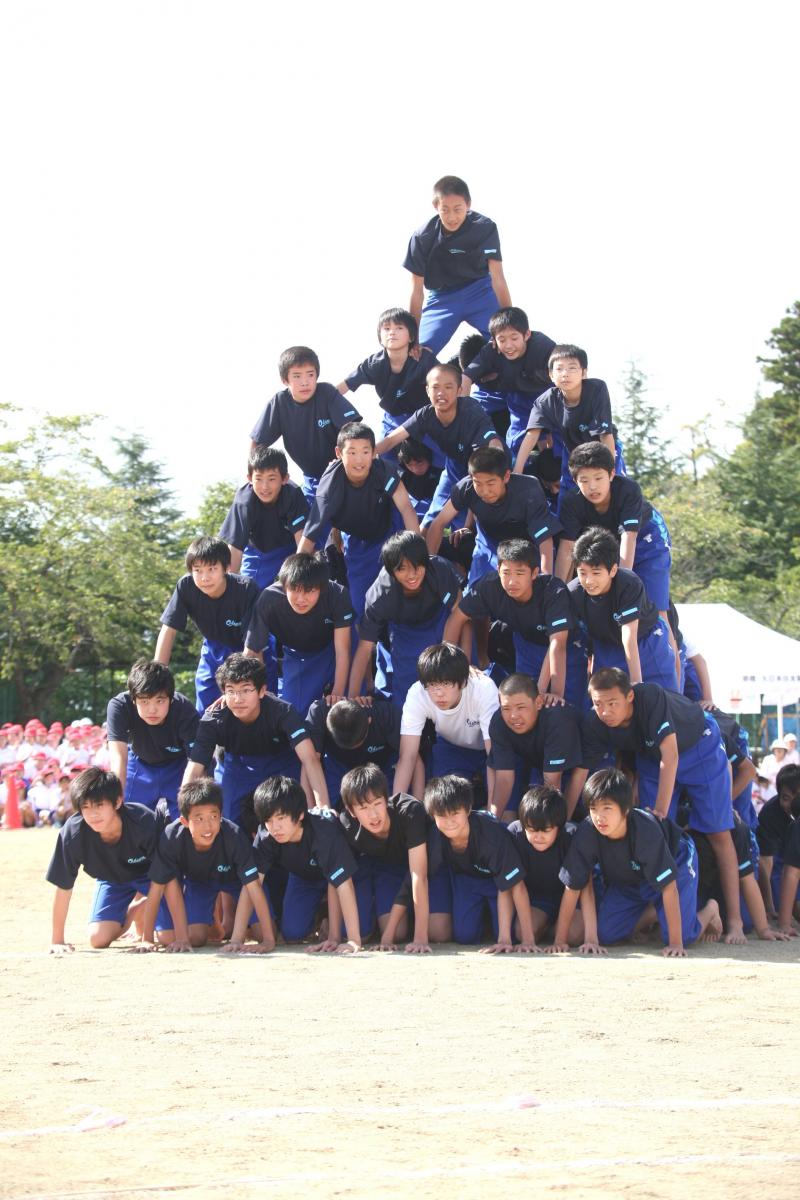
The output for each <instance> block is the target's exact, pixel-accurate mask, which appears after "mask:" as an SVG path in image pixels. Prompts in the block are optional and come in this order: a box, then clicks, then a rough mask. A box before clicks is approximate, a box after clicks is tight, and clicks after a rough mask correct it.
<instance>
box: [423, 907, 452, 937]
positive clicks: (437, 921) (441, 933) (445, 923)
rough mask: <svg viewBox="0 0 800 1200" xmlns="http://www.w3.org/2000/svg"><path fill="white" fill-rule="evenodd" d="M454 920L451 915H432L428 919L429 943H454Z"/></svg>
mask: <svg viewBox="0 0 800 1200" xmlns="http://www.w3.org/2000/svg"><path fill="white" fill-rule="evenodd" d="M452 940H453V918H452V917H451V916H450V914H449V913H431V915H430V917H429V918H428V941H430V942H434V943H440V942H452Z"/></svg>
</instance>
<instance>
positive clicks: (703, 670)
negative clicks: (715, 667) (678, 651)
mask: <svg viewBox="0 0 800 1200" xmlns="http://www.w3.org/2000/svg"><path fill="white" fill-rule="evenodd" d="M690 661H691V662H693V663H694V669H695V671H696V672H697V679H698V682H699V684H700V690H701V692H702V699H703V700H704V701H706V702H709V703H710V702H712V700H713V697H712V695H711V676H710V675H709V673H708V663H707V662H706V660H705V659H704V658H703V656H702V654H693V655H692V656H691V660H690Z"/></svg>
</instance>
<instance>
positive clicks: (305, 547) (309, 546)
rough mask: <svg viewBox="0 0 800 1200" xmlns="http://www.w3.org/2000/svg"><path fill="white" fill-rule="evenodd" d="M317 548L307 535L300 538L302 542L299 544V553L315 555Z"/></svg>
mask: <svg viewBox="0 0 800 1200" xmlns="http://www.w3.org/2000/svg"><path fill="white" fill-rule="evenodd" d="M316 546H317V543H316V542H312V540H311V538H307V537H306V535H305V534H303V536H302V537H301V538H300V541H299V542H298V543H297V553H298V554H313V553H314V550H315V549H316Z"/></svg>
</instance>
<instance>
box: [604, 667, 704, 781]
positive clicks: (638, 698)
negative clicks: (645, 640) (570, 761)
mask: <svg viewBox="0 0 800 1200" xmlns="http://www.w3.org/2000/svg"><path fill="white" fill-rule="evenodd" d="M708 728H709V727H708V726H707V725H706V721H705V717H704V715H703V710H702V708H701V707H700V705H699V704H697V703H696V702H695V701H694V700H690V699H689V698H688V696H684V695H682V693H680V692H670V691H667V689H666V688H663V687H661V685H660V684H658V683H634V684H633V718H632V720H631V722H630V724H629V725H627V726H626V727H624V728H623V727H621V726H620V727H619V728H618V729H609V727H608V726H607V725H604V724H603V722H602V721H601V720H600V718H599V717H598V716H597V714H596V713H595V712H589V713H585V714H584V715H583V720H582V728H581V736H582V741H583V753H584V763H583V765H584V766H585V767H588V768H589V770H591V771H594V770H597V769H598V767H599V766H600V765H601V763H602V762H603V760H604V759H605V758H606V757H607V756H608V754H609V753H610V754H612V755H615V754H618V753H623V754H625V753H628V754H630V753H633V754H640V755H642V757H643V758H649V759H652V760H653V762H660V761H661V750H660V746H661V743H662V742H663V740H664V738H665V737H668V736H669V734H671V733H674V734H675V736H676V738H677V741H678V753H679V754H682V753H684V751H686V750H690V749H691V748H692V746H696V745H697V743H698V742H699V741H700V738H701V737H703V735H704V734H705V732H706V730H707V729H708Z"/></svg>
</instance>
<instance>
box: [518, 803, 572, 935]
mask: <svg viewBox="0 0 800 1200" xmlns="http://www.w3.org/2000/svg"><path fill="white" fill-rule="evenodd" d="M508 832H509V833H510V834H511V836H512V838H513V839H514V845H515V846H516V847H517V853H518V854H519V857H520V861H521V862H522V870H523V874H524V876H525V885H526V887H527V889H528V896H529V897H530V902H531V919H532V922H533V932H534V936H535V937H539V936H540V935H541V934H542V933H544V931H545V929H547V927H548V926H550V925H554V924H555V920H556V916H557V914H558V909H559V905H560V904H561V899H562V897H563V895H564V884H563V883H562V882H561V874H560V872H561V868H562V867H563V866H564V860H565V858H566V857H567V851H568V850H569V848H570V845H571V844H572V835H573V834H574V832H575V827H574V825H569V826H568V825H567V805H566V802H565V800H564V797H563V796H562V795H561V792H559V791H558V789H557V788H554V787H548V786H547V784H539V785H537V786H536V787H532V788H531V789H530V791H528V792H526V793H525V795H524V796H523V797H522V800H521V801H520V805H519V820H518V821H514V822H513V823H512V824H511V825H509V827H508ZM567 939H568V941H569V944H570V946H580V944H581V943H582V941H583V916H582V915H581V913H580V912H577V911H576V912H575V913H574V915H573V917H572V920H571V921H570V924H569V930H568V933H567Z"/></svg>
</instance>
